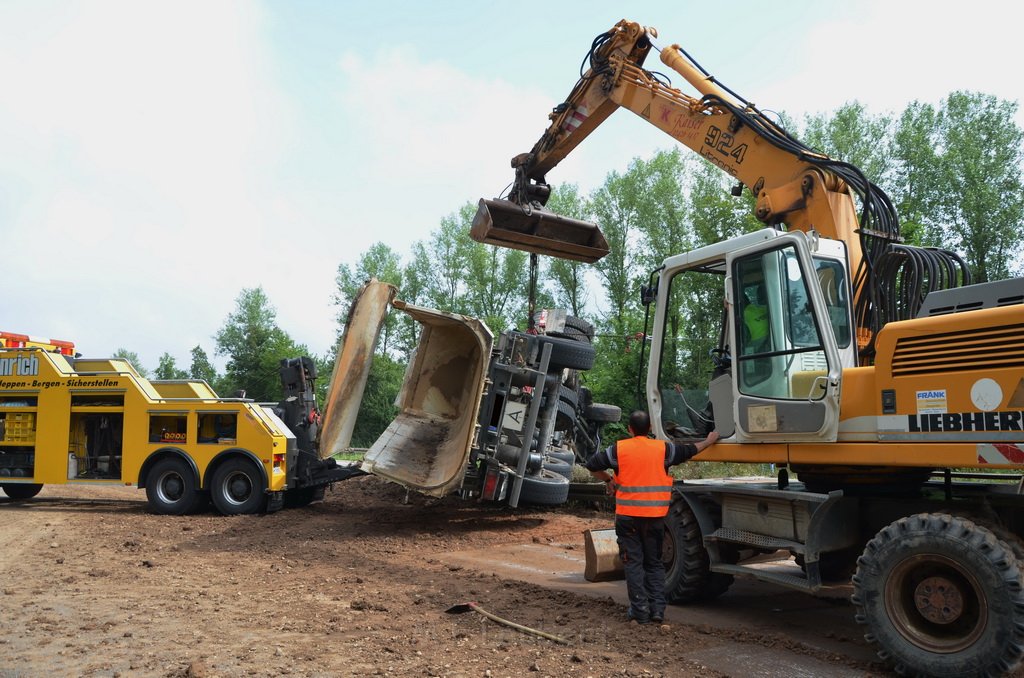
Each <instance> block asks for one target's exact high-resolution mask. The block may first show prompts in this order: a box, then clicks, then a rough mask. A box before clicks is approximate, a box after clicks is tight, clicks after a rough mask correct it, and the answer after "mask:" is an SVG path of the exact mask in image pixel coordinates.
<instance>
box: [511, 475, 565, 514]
mask: <svg viewBox="0 0 1024 678" xmlns="http://www.w3.org/2000/svg"><path fill="white" fill-rule="evenodd" d="M568 498H569V479H568V478H566V477H565V476H561V475H558V474H557V473H554V472H552V471H549V470H547V469H543V468H542V469H541V470H540V472H539V473H538V474H537V475H534V476H524V477H523V486H522V488H521V489H520V491H519V502H520V503H522V504H534V505H536V506H559V505H560V504H564V503H565V501H566V500H567V499H568Z"/></svg>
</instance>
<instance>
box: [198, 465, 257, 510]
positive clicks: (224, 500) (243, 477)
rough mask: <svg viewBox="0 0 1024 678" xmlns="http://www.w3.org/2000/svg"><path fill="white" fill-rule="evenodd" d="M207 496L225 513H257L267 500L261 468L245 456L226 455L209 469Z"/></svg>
mask: <svg viewBox="0 0 1024 678" xmlns="http://www.w3.org/2000/svg"><path fill="white" fill-rule="evenodd" d="M210 499H212V500H213V505H214V506H215V507H217V510H218V511H220V512H221V513H223V514H224V515H226V516H235V515H242V514H247V513H258V512H259V511H261V510H263V506H264V505H265V504H266V503H267V496H266V494H265V493H264V492H263V471H262V469H258V468H256V465H255V464H253V463H252V462H251V461H249V460H248V459H243V458H241V457H233V458H231V459H228V460H227V461H225V462H224V463H223V464H221V465H220V466H218V467H217V470H216V471H214V472H213V479H212V482H211V483H210Z"/></svg>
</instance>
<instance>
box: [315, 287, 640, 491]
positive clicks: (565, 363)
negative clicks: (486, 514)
mask: <svg viewBox="0 0 1024 678" xmlns="http://www.w3.org/2000/svg"><path fill="white" fill-rule="evenodd" d="M395 293H396V290H395V288H394V287H393V286H391V285H388V284H386V283H381V282H377V281H370V282H369V283H367V285H366V286H365V287H364V288H363V289H362V290H361V292H360V294H359V295H358V297H357V298H356V300H355V301H354V303H353V305H352V308H351V309H350V312H349V318H348V321H347V323H346V330H345V335H344V337H343V338H342V344H341V348H340V350H339V352H338V357H337V361H336V363H335V368H334V378H333V379H332V383H331V388H330V391H329V394H328V399H327V404H326V407H325V410H324V414H323V425H322V427H321V431H320V445H319V453H320V456H321V457H323V458H328V457H331V456H333V455H335V454H337V453H339V452H344V451H345V450H346V449H348V448H349V445H350V443H351V438H352V430H353V428H354V425H355V420H356V417H357V415H358V411H359V404H360V401H361V399H362V393H363V388H364V386H365V383H366V377H367V375H368V373H369V368H370V364H371V359H372V355H373V352H374V347H375V345H376V342H377V338H378V336H379V333H380V329H381V327H382V325H383V322H384V319H385V317H386V315H387V313H388V312H390V311H392V310H393V311H398V312H402V313H406V314H408V315H409V316H410V317H412V318H413V319H415V320H416V322H417V323H419V325H420V330H421V331H420V339H419V343H418V345H417V348H416V350H415V352H414V353H413V354H412V355H411V356H410V357H409V364H408V367H407V369H406V373H405V378H404V380H403V384H402V388H401V391H400V392H399V395H398V403H397V404H398V407H399V413H398V415H397V416H396V417H395V419H394V420H393V421H392V422H391V424H390V425H389V426H388V427H387V429H386V430H385V431H384V432H383V433H382V434H381V435H380V437H379V438H377V440H376V442H374V443H373V445H372V446H371V447H370V448H369V450H367V452H366V453H365V455H364V458H363V461H362V463H361V465H360V466H361V469H362V470H363V471H365V472H367V473H372V474H374V475H376V476H379V477H381V478H384V479H385V480H388V481H392V482H395V483H399V484H401V485H403V486H405V487H408V488H410V489H412V490H415V491H417V492H421V493H424V494H428V495H432V496H438V497H440V496H445V495H448V494H452V493H458V494H459V495H461V496H463V497H465V498H468V499H477V500H482V501H488V502H499V503H506V504H508V505H509V506H512V507H515V506H518V505H519V504H520V503H524V504H536V505H547V506H551V505H558V504H561V503H563V502H565V501H566V499H567V498H568V496H569V481H570V478H571V476H572V469H573V466H574V464H575V462H576V461H577V460H582V459H585V458H586V456H588V455H589V454H591V453H592V452H593V451H594V450H596V449H597V446H598V445H599V444H600V429H601V427H602V426H603V425H604V424H605V423H608V422H613V421H618V420H619V419H620V417H621V412H620V410H619V408H618V407H615V406H612V405H604V404H600V403H593V402H592V400H591V396H590V392H589V390H588V389H587V388H586V387H584V386H582V384H581V379H580V376H581V373H583V372H585V371H586V370H589V369H590V368H591V367H593V364H594V348H593V346H592V344H591V341H592V339H593V336H594V329H593V327H592V326H591V325H590V324H589V323H587V322H586V321H584V320H582V319H579V318H575V317H573V316H571V315H567V314H566V313H565V312H563V311H557V310H553V311H545V312H541V313H540V314H539V317H538V320H539V322H537V323H536V326H537V329H536V330H535V332H520V331H516V330H509V331H506V332H503V333H501V334H500V335H498V336H497V337H495V336H494V334H493V333H492V332H491V330H490V329H489V328H488V327H487V326H486V325H485V324H484V323H483V322H482V321H480V320H478V319H476V318H471V317H468V316H463V315H458V314H454V313H446V312H443V311H437V310H433V309H429V308H423V307H419V306H414V305H412V304H407V303H405V302H402V301H400V300H397V299H396V298H395Z"/></svg>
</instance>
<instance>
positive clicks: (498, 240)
mask: <svg viewBox="0 0 1024 678" xmlns="http://www.w3.org/2000/svg"><path fill="white" fill-rule="evenodd" d="M470 237H472V238H473V240H476V241H477V242H482V243H488V244H491V245H498V246H499V247H510V248H512V249H516V250H523V251H526V252H533V253H535V254H546V255H548V256H552V257H558V258H560V259H573V260H575V261H582V262H586V263H588V264H592V263H594V262H595V261H597V260H599V259H601V258H602V257H603V256H605V255H606V254H608V241H607V240H606V239H605V237H604V233H602V232H601V228H600V227H599V226H598V225H597V224H595V223H592V222H589V221H580V220H579V219H572V218H570V217H565V216H561V215H559V214H555V213H554V212H550V211H548V210H546V209H544V208H542V207H537V206H535V205H534V206H524V205H519V204H516V203H514V202H511V201H509V200H487V199H482V200H480V207H479V208H478V209H477V212H476V216H475V217H474V218H473V227H472V230H471V231H470Z"/></svg>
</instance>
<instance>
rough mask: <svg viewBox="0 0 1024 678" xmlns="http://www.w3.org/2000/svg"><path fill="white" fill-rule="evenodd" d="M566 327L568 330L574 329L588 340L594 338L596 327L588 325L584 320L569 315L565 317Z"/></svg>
mask: <svg viewBox="0 0 1024 678" xmlns="http://www.w3.org/2000/svg"><path fill="white" fill-rule="evenodd" d="M565 327H566V329H568V328H572V329H574V330H576V331H577V332H579V333H580V334H582V335H583V336H585V337H586V338H587V339H588V340H591V339H593V338H594V326H593V325H591V324H590V323H588V322H587V321H586V320H584V319H583V318H580V317H577V316H574V315H567V316H565Z"/></svg>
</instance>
